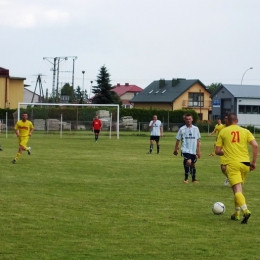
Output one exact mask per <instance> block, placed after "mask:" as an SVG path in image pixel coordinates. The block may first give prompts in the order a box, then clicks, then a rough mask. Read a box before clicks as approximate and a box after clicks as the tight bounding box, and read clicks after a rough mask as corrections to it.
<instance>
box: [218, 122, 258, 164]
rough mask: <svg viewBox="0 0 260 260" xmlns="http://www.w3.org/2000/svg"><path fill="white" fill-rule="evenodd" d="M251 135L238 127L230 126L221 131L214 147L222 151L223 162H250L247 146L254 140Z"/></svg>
mask: <svg viewBox="0 0 260 260" xmlns="http://www.w3.org/2000/svg"><path fill="white" fill-rule="evenodd" d="M254 139H255V138H254V136H253V135H252V133H251V132H250V131H249V130H247V129H245V128H242V127H240V126H238V125H230V126H227V127H225V128H224V129H222V130H221V132H220V133H219V135H218V140H217V142H216V146H219V147H222V149H223V151H224V155H223V156H222V157H223V162H224V163H225V164H229V163H232V162H250V156H249V152H248V147H247V144H248V143H250V142H251V141H252V140H254Z"/></svg>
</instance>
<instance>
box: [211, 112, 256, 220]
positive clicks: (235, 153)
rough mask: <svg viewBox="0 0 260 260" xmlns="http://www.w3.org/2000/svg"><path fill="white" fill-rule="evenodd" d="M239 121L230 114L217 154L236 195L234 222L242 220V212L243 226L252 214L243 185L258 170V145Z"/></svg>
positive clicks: (217, 147)
mask: <svg viewBox="0 0 260 260" xmlns="http://www.w3.org/2000/svg"><path fill="white" fill-rule="evenodd" d="M237 123H238V119H237V115H236V114H235V113H230V114H228V126H227V127H226V128H224V129H222V130H221V132H220V133H219V136H218V140H217V143H216V154H217V155H220V156H222V157H223V159H222V162H223V164H224V165H225V166H226V174H227V177H228V179H229V182H230V185H231V186H232V190H233V193H234V203H235V213H234V214H233V215H232V216H231V219H232V220H240V210H242V212H243V214H244V216H243V219H242V221H241V223H242V224H247V221H248V219H249V217H250V216H251V212H250V211H249V210H248V208H247V205H246V199H245V197H244V195H243V193H242V184H243V183H244V182H245V179H246V177H247V174H248V173H249V171H252V170H254V169H255V168H256V161H257V155H258V144H257V142H256V140H255V138H254V136H253V135H252V133H251V132H250V131H249V130H247V129H245V128H242V127H240V126H238V125H237ZM248 143H249V144H250V145H251V146H252V150H253V158H252V161H251V163H250V156H249V152H248V147H247V145H248Z"/></svg>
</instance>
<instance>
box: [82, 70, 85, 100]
mask: <svg viewBox="0 0 260 260" xmlns="http://www.w3.org/2000/svg"><path fill="white" fill-rule="evenodd" d="M82 74H83V84H82V99H83V100H82V102H83V103H84V96H85V95H84V74H85V70H82Z"/></svg>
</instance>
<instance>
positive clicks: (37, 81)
mask: <svg viewBox="0 0 260 260" xmlns="http://www.w3.org/2000/svg"><path fill="white" fill-rule="evenodd" d="M41 76H42V75H41V74H39V75H38V76H37V80H36V85H35V88H34V92H33V96H32V101H31V103H34V102H33V99H34V95H35V92H36V89H37V85H38V84H39V90H40V100H39V102H40V103H43V102H44V93H43V88H42V80H41Z"/></svg>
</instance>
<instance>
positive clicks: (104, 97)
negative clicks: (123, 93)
mask: <svg viewBox="0 0 260 260" xmlns="http://www.w3.org/2000/svg"><path fill="white" fill-rule="evenodd" d="M96 81H97V86H93V88H92V93H93V94H95V96H94V98H93V101H92V103H94V104H121V100H120V98H119V96H118V95H117V94H116V93H115V92H114V91H111V89H112V85H111V84H110V74H109V73H108V71H107V68H106V67H105V66H102V67H101V68H100V71H99V75H98V76H97V80H96Z"/></svg>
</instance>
